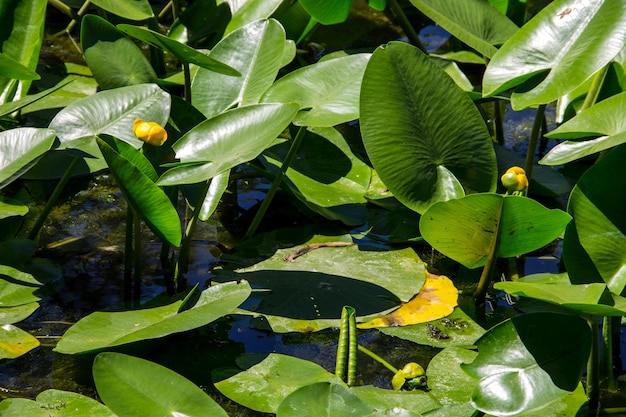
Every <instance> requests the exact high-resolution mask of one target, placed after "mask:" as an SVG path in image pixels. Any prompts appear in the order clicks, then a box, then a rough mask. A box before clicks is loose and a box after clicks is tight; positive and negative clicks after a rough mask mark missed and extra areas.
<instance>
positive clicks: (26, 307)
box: [0, 301, 39, 325]
mask: <svg viewBox="0 0 626 417" xmlns="http://www.w3.org/2000/svg"><path fill="white" fill-rule="evenodd" d="M38 308H39V303H38V302H36V301H33V302H32V303H27V304H20V305H16V306H12V307H0V325H3V324H13V323H17V322H19V321H22V320H24V319H25V318H27V317H28V316H30V315H31V314H33V313H34V312H35V310H37V309H38Z"/></svg>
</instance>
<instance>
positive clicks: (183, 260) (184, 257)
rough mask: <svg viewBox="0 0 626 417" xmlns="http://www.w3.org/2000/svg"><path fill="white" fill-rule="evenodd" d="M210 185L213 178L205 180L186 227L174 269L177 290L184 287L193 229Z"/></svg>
mask: <svg viewBox="0 0 626 417" xmlns="http://www.w3.org/2000/svg"><path fill="white" fill-rule="evenodd" d="M210 186H211V180H208V181H206V182H205V184H204V187H203V188H202V191H200V195H199V196H198V201H196V205H195V207H194V208H193V215H192V216H191V219H189V223H188V224H187V228H186V229H185V236H184V237H183V240H182V242H181V244H180V253H179V254H178V259H177V260H176V267H175V270H174V280H175V283H176V289H177V291H181V290H183V289H184V282H183V281H182V276H183V274H184V273H185V272H187V264H188V262H189V253H190V250H191V249H190V247H191V239H192V237H193V229H194V228H195V227H196V222H197V221H198V216H199V215H200V210H202V204H204V200H205V199H206V195H207V193H208V192H209V187H210Z"/></svg>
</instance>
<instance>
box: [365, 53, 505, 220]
mask: <svg viewBox="0 0 626 417" xmlns="http://www.w3.org/2000/svg"><path fill="white" fill-rule="evenodd" d="M441 97H445V100H441ZM360 105H361V133H362V135H363V143H364V144H365V148H366V150H367V154H368V155H369V157H370V160H371V161H372V164H373V165H374V168H375V169H376V171H377V172H378V174H379V176H380V178H381V180H382V181H383V182H384V183H385V185H386V186H387V187H388V188H389V190H390V191H391V192H392V193H393V195H394V196H395V197H396V198H397V199H398V200H400V201H401V202H402V203H403V204H405V205H406V206H407V207H409V208H411V209H413V210H415V211H417V212H419V213H423V212H424V211H426V209H427V208H428V206H430V205H431V204H433V203H434V202H436V201H440V200H446V199H450V198H458V197H460V196H462V195H463V187H464V188H465V191H467V192H468V193H469V192H479V191H491V190H494V189H495V185H496V172H497V168H496V157H495V152H494V150H493V145H492V142H491V138H490V136H489V132H488V131H487V127H486V125H485V122H484V121H483V118H482V116H481V115H480V113H479V111H478V109H477V108H476V107H475V105H474V103H473V102H472V101H471V100H470V99H469V98H468V97H467V95H466V94H465V93H464V92H463V91H462V90H460V89H459V88H458V87H457V86H456V85H455V84H454V82H453V81H452V80H451V79H450V77H448V76H447V75H446V74H445V73H444V72H443V70H442V69H441V68H440V67H439V66H437V65H436V64H434V63H433V62H432V61H431V60H430V59H429V58H428V57H427V56H426V55H424V54H423V53H422V52H421V51H419V50H418V49H417V48H415V47H413V46H410V45H407V44H403V43H397V42H392V43H390V44H388V45H386V46H385V47H382V48H379V49H377V50H376V51H375V52H374V54H373V56H372V57H371V58H370V61H369V63H368V65H367V69H366V70H365V76H364V78H363V83H362V87H361V104H360ZM442 120H454V123H442V122H441V121H442Z"/></svg>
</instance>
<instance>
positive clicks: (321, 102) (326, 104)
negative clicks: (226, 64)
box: [262, 54, 370, 127]
mask: <svg viewBox="0 0 626 417" xmlns="http://www.w3.org/2000/svg"><path fill="white" fill-rule="evenodd" d="M369 57H370V55H369V54H355V55H348V56H345V57H341V58H336V59H331V60H328V61H323V62H319V63H317V64H314V65H309V66H307V67H303V68H300V69H298V70H296V71H293V72H291V73H289V74H288V75H286V76H284V77H282V78H281V79H280V80H278V81H276V82H275V83H274V84H273V85H272V87H270V89H269V90H268V91H267V93H265V95H264V96H263V100H262V101H263V102H265V103H274V102H279V103H287V102H295V103H298V104H300V107H301V109H302V110H300V111H299V112H298V114H297V115H296V118H295V119H294V121H293V123H294V124H295V125H300V126H319V127H330V126H335V125H338V124H340V123H345V122H349V121H351V120H355V119H358V118H359V94H360V90H361V80H362V79H363V72H364V71H365V66H366V65H367V61H368V60H369Z"/></svg>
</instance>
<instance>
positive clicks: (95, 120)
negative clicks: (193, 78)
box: [50, 84, 170, 151]
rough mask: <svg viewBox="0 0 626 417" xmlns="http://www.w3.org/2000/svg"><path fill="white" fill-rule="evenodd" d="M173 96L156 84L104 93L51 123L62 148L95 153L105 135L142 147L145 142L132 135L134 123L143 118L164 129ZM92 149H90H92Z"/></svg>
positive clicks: (78, 103)
mask: <svg viewBox="0 0 626 417" xmlns="http://www.w3.org/2000/svg"><path fill="white" fill-rule="evenodd" d="M169 113H170V95H169V94H168V93H166V92H165V91H163V90H161V89H160V88H159V87H158V86H157V85H155V84H140V85H131V86H128V87H121V88H116V89H113V90H107V91H102V92H100V93H98V94H95V95H93V96H89V97H85V98H83V99H81V100H78V101H76V102H74V103H72V104H70V105H69V106H67V107H65V108H64V109H63V110H61V111H60V112H59V113H58V114H57V115H56V116H55V117H54V119H52V121H51V122H50V128H51V129H54V130H55V131H56V133H57V136H58V138H59V139H60V140H61V146H60V148H61V149H63V148H78V149H82V147H86V148H87V149H88V150H90V151H92V150H93V149H94V147H95V150H96V151H97V146H96V145H95V143H94V142H95V141H94V139H95V136H96V135H98V134H100V133H106V134H108V135H111V136H115V137H116V138H118V139H121V140H123V141H125V142H128V143H130V144H131V145H133V146H135V147H136V148H139V147H140V146H141V145H143V142H142V141H140V140H139V139H137V137H136V136H135V133H134V132H133V121H134V120H135V119H143V120H145V121H150V122H156V123H158V124H160V125H161V126H165V124H166V123H167V119H168V117H169ZM90 146H91V147H90Z"/></svg>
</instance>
